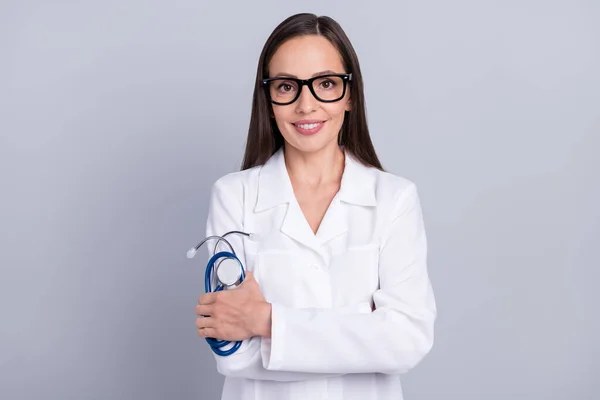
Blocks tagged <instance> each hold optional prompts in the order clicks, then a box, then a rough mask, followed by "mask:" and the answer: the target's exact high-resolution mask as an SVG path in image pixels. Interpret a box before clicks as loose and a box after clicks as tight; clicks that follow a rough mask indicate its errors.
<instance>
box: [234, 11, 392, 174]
mask: <svg viewBox="0 0 600 400" xmlns="http://www.w3.org/2000/svg"><path fill="white" fill-rule="evenodd" d="M302 35H320V36H323V37H324V38H326V39H327V40H329V42H331V43H332V44H333V46H334V47H335V48H336V49H337V50H338V51H339V53H340V55H341V57H342V62H343V64H344V68H345V69H346V71H345V72H346V73H351V74H352V81H350V82H349V89H350V98H351V99H352V100H351V101H352V108H351V110H350V111H346V112H345V115H344V122H343V123H342V128H341V130H340V133H339V136H338V143H339V144H340V145H341V146H343V147H344V149H345V150H346V151H347V152H348V153H350V154H351V155H352V156H353V157H354V158H355V159H357V160H358V161H359V162H361V163H362V164H364V165H366V166H371V167H375V168H377V169H380V170H383V167H382V166H381V163H380V161H379V158H378V157H377V154H376V152H375V148H374V147H373V142H372V141H371V136H370V134H369V128H368V126H367V117H366V111H365V98H364V93H363V80H362V74H361V72H360V65H359V62H358V57H357V55H356V52H355V51H354V48H353V47H352V44H351V43H350V39H348V37H347V36H346V33H345V32H344V30H343V29H342V27H341V26H340V25H339V24H338V23H337V22H336V21H335V20H333V19H332V18H330V17H327V16H321V17H318V16H316V15H315V14H307V13H302V14H296V15H292V16H291V17H288V18H287V19H285V20H284V21H283V22H281V23H280V24H279V25H278V26H277V27H276V28H275V30H274V31H273V32H272V33H271V35H270V36H269V38H268V39H267V41H266V43H265V45H264V47H263V50H262V52H261V54H260V58H259V61H258V68H257V71H256V82H255V84H254V95H253V98H252V113H251V116H250V127H249V129H248V137H247V139H246V150H245V153H244V159H243V161H242V170H245V169H249V168H252V167H255V166H258V165H263V164H264V163H266V162H267V160H268V159H269V158H270V157H271V156H272V155H273V154H274V153H275V152H276V151H277V150H279V148H281V147H282V146H283V144H284V140H283V136H282V135H281V132H280V131H279V128H278V127H277V124H276V122H275V119H274V118H272V117H271V115H272V110H271V107H272V105H271V102H270V101H269V99H268V97H267V94H266V92H265V88H264V87H263V85H262V82H261V80H262V79H264V78H268V77H269V70H268V67H269V62H270V61H271V58H272V57H273V54H275V52H276V51H277V49H278V48H279V46H281V44H283V43H284V42H285V41H286V40H289V39H292V38H294V37H297V36H302Z"/></svg>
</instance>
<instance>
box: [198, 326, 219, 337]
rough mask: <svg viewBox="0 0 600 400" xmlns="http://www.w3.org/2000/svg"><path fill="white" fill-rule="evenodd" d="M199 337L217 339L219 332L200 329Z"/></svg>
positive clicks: (210, 329) (213, 329)
mask: <svg viewBox="0 0 600 400" xmlns="http://www.w3.org/2000/svg"><path fill="white" fill-rule="evenodd" d="M198 336H201V337H204V338H213V339H216V338H217V330H216V329H215V328H202V329H198Z"/></svg>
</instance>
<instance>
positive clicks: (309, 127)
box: [292, 121, 325, 135]
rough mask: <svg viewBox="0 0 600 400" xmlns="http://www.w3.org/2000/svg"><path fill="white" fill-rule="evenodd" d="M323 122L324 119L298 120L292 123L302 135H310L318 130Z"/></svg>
mask: <svg viewBox="0 0 600 400" xmlns="http://www.w3.org/2000/svg"><path fill="white" fill-rule="evenodd" d="M324 124H325V121H310V122H304V121H300V122H298V123H293V124H292V125H294V127H295V128H296V131H298V133H301V134H303V135H312V134H315V133H317V132H318V131H320V130H321V128H322V127H323V125H324Z"/></svg>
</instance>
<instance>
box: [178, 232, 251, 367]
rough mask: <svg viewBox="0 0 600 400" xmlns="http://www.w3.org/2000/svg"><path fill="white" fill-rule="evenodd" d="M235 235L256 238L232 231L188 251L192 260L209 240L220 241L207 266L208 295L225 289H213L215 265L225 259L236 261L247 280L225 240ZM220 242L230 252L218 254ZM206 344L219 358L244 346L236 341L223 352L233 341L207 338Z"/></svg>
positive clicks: (241, 277)
mask: <svg viewBox="0 0 600 400" xmlns="http://www.w3.org/2000/svg"><path fill="white" fill-rule="evenodd" d="M233 233H237V234H241V235H245V236H250V237H253V236H254V235H252V234H249V233H246V232H241V231H230V232H227V233H225V234H224V235H223V236H216V235H215V236H209V237H207V238H205V239H204V240H202V241H201V242H200V243H198V244H197V245H196V246H194V247H192V249H190V251H188V254H187V256H188V258H192V257H194V256H195V255H196V253H197V252H198V249H200V247H201V246H202V245H203V244H204V243H205V242H206V241H208V240H209V239H218V241H217V243H216V244H215V250H214V251H213V252H214V253H215V254H214V255H213V256H212V257H211V258H210V260H209V261H208V264H207V265H206V271H205V274H204V291H205V292H206V293H210V292H219V291H221V290H223V289H224V287H223V285H222V284H218V285H217V286H216V287H215V288H214V289H213V287H212V281H213V273H214V269H215V264H216V263H217V261H222V260H225V259H232V260H235V261H236V262H237V263H238V264H239V266H240V270H241V274H240V282H243V281H244V279H245V278H246V271H245V269H244V266H243V265H242V262H241V261H240V259H239V258H238V257H237V255H236V254H235V250H234V249H233V246H232V245H231V243H229V241H228V240H227V239H225V236H227V235H230V234H233ZM220 241H223V242H225V243H226V244H227V246H228V247H229V249H230V251H221V252H218V253H217V252H216V251H217V246H218V245H219V242H220ZM217 265H218V264H217ZM206 342H207V343H208V345H209V346H210V348H211V349H212V351H213V352H214V353H215V354H217V355H219V356H228V355H231V354H233V353H235V352H236V351H237V350H238V349H239V348H240V346H241V345H242V342H241V341H236V342H235V343H234V344H233V346H232V347H230V348H229V349H226V350H223V348H224V347H226V346H228V345H230V344H231V341H229V340H217V339H214V338H206Z"/></svg>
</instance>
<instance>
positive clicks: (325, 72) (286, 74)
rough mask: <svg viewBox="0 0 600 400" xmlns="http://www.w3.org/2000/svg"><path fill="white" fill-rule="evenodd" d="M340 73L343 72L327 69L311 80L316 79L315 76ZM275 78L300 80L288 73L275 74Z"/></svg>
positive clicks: (313, 75) (316, 74)
mask: <svg viewBox="0 0 600 400" xmlns="http://www.w3.org/2000/svg"><path fill="white" fill-rule="evenodd" d="M339 73H342V72H335V71H332V70H330V69H327V70H325V71H319V72H315V73H314V74H312V76H311V78H314V77H315V76H319V75H328V74H339ZM273 76H274V77H276V76H277V77H279V76H281V77H287V78H296V79H298V77H297V76H296V75H293V74H288V73H287V72H281V73H279V74H275V75H273Z"/></svg>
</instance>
